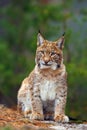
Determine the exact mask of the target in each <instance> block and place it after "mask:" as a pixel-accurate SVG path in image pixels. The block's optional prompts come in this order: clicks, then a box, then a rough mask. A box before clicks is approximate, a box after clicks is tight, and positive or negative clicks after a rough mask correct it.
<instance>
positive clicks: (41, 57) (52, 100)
mask: <svg viewBox="0 0 87 130" xmlns="http://www.w3.org/2000/svg"><path fill="white" fill-rule="evenodd" d="M63 45H64V36H62V37H61V38H59V39H58V40H57V41H55V42H50V41H47V40H45V39H44V38H43V37H42V35H41V34H40V33H39V34H38V37H37V50H36V57H35V61H36V65H35V68H34V70H33V71H32V72H31V73H30V75H29V76H28V77H27V78H25V79H24V80H23V82H22V85H21V88H20V89H19V91H18V108H19V109H21V111H22V112H23V113H24V116H25V117H28V118H30V119H32V120H34V119H35V120H44V119H52V120H55V121H57V122H68V121H69V119H68V117H67V116H66V115H65V105H66V98H67V73H66V69H65V65H64V64H63V51H62V50H63Z"/></svg>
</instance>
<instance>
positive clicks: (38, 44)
mask: <svg viewBox="0 0 87 130" xmlns="http://www.w3.org/2000/svg"><path fill="white" fill-rule="evenodd" d="M43 42H44V38H43V36H42V35H41V33H40V31H39V33H38V36H37V46H40V45H42V44H43Z"/></svg>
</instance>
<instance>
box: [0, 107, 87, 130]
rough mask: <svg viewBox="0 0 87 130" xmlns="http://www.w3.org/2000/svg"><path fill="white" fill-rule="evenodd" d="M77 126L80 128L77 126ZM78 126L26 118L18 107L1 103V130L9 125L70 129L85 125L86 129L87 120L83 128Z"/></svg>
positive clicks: (21, 129) (18, 129) (27, 129)
mask: <svg viewBox="0 0 87 130" xmlns="http://www.w3.org/2000/svg"><path fill="white" fill-rule="evenodd" d="M81 125H82V126H81ZM77 126H78V129H77V128H76V127H77ZM77 126H76V124H75V123H69V124H58V123H56V122H53V121H36V120H34V121H31V120H29V119H25V118H24V117H23V115H21V114H20V113H18V112H17V109H16V107H14V108H12V109H11V108H7V107H5V106H3V105H0V130H4V128H7V127H9V128H10V129H8V130H45V129H46V130H53V129H57V130H62V129H63V130H69V128H70V130H75V128H76V130H82V129H83V126H84V130H87V122H83V123H81V124H80V127H81V129H80V127H79V125H77ZM58 128H59V129H58ZM71 128H72V129H71ZM5 130H7V129H5Z"/></svg>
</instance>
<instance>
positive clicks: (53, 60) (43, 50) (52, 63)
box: [35, 33, 64, 70]
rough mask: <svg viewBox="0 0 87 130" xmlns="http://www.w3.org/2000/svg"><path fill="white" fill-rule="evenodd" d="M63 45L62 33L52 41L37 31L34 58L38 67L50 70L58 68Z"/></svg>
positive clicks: (61, 57) (60, 62)
mask: <svg viewBox="0 0 87 130" xmlns="http://www.w3.org/2000/svg"><path fill="white" fill-rule="evenodd" d="M63 47H64V35H62V37H60V38H59V39H58V40H56V41H54V42H52V41H48V40H45V39H44V38H43V36H42V35H41V34H40V33H38V36H37V50H36V58H35V60H36V64H37V65H38V67H39V68H40V69H52V70H56V69H58V68H60V67H61V65H62V63H63V51H62V50H63Z"/></svg>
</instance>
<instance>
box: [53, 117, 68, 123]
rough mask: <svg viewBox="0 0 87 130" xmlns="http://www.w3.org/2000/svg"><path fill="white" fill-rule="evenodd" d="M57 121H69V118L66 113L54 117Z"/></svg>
mask: <svg viewBox="0 0 87 130" xmlns="http://www.w3.org/2000/svg"><path fill="white" fill-rule="evenodd" d="M54 120H55V121H56V122H69V118H68V116H66V115H57V116H55V117H54Z"/></svg>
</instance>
